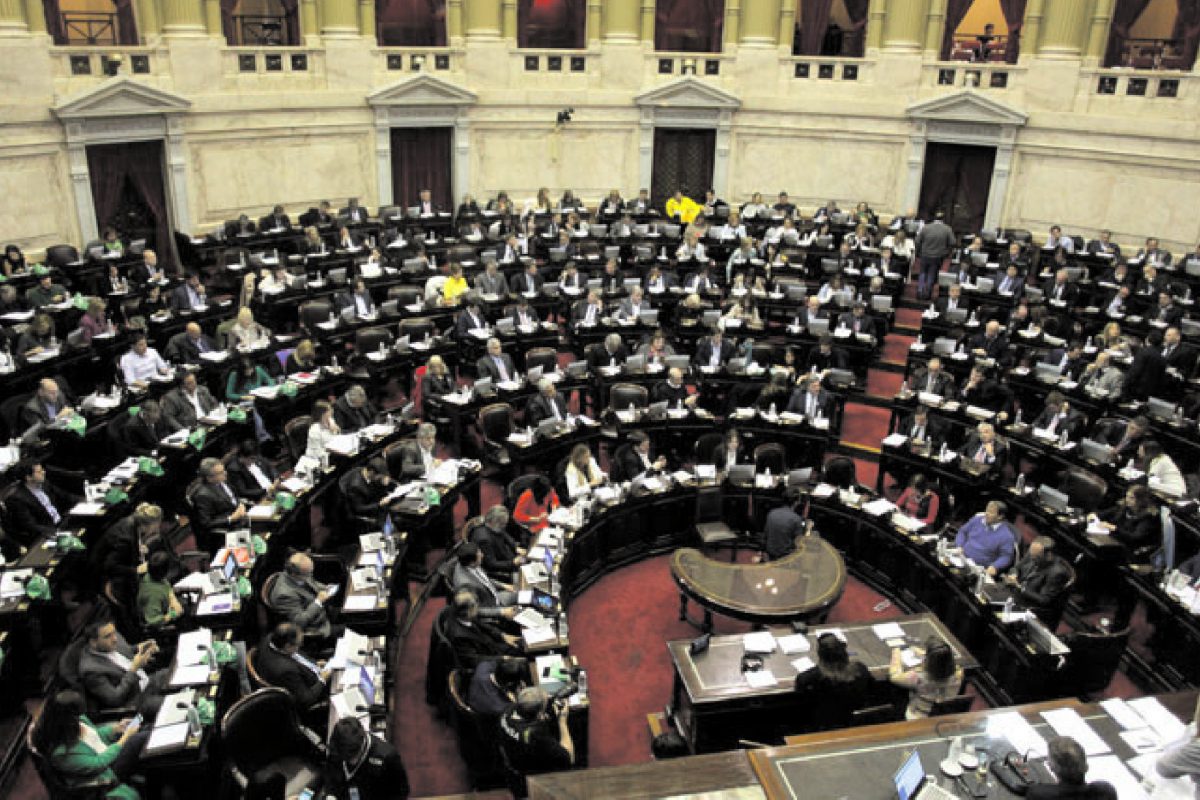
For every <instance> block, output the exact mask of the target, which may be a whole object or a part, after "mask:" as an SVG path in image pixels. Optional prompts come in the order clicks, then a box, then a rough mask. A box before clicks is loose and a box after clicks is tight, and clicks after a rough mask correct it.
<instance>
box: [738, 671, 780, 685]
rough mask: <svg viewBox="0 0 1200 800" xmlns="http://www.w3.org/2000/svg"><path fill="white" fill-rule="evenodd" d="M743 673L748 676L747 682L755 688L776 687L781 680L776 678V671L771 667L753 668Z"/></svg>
mask: <svg viewBox="0 0 1200 800" xmlns="http://www.w3.org/2000/svg"><path fill="white" fill-rule="evenodd" d="M742 674H743V675H745V676H746V683H748V684H750V686H752V687H753V688H755V689H774V688H775V687H776V686H777V685H778V684H779V681H777V680H775V673H773V672H771V670H769V669H757V670H751V671H749V672H743V673H742Z"/></svg>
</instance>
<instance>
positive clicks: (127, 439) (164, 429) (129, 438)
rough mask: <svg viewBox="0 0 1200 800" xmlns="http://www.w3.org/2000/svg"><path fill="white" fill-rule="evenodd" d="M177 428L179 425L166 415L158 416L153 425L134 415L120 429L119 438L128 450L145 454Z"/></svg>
mask: <svg viewBox="0 0 1200 800" xmlns="http://www.w3.org/2000/svg"><path fill="white" fill-rule="evenodd" d="M177 430H179V426H178V425H176V424H175V423H173V422H171V421H170V420H169V419H167V417H166V415H163V416H160V417H159V419H158V422H157V424H155V425H147V424H146V421H145V420H143V419H141V418H139V417H135V418H133V419H131V420H129V422H128V424H126V425H125V427H124V428H123V429H122V430H121V439H122V441H123V442H124V444H125V447H126V448H128V450H129V452H131V453H133V454H134V455H139V456H147V455H150V453H152V452H153V451H154V450H156V449H157V448H158V444H159V442H160V441H161V440H162V438H163V437H164V436H168V435H170V434H172V433H174V432H175V431H177Z"/></svg>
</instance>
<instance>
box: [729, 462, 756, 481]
mask: <svg viewBox="0 0 1200 800" xmlns="http://www.w3.org/2000/svg"><path fill="white" fill-rule="evenodd" d="M729 482H730V483H731V484H733V485H734V486H751V485H753V483H754V465H753V464H734V465H733V466H732V467H730V468H729Z"/></svg>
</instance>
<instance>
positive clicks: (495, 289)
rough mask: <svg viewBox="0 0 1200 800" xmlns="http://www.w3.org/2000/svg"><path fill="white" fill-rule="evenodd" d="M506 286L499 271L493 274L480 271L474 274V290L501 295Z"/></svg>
mask: <svg viewBox="0 0 1200 800" xmlns="http://www.w3.org/2000/svg"><path fill="white" fill-rule="evenodd" d="M507 288H508V285H507V284H506V283H505V282H504V275H502V274H501V273H499V272H497V273H496V274H495V275H489V274H487V273H486V272H481V273H479V274H478V275H476V276H475V291H477V292H479V293H480V294H495V295H500V296H501V297H503V296H504V292H505V290H507Z"/></svg>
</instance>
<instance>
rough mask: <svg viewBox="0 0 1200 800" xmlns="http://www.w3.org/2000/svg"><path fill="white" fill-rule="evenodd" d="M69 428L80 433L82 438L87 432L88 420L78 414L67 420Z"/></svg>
mask: <svg viewBox="0 0 1200 800" xmlns="http://www.w3.org/2000/svg"><path fill="white" fill-rule="evenodd" d="M67 430H69V431H71V432H72V433H76V434H79V437H80V438H81V439H82V438H83V436H84V435H85V434H86V433H87V420H86V419H84V418H83V417H82V416H80V415H79V414H76V415H75V416H73V417H71V418H70V419H68V420H67Z"/></svg>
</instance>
